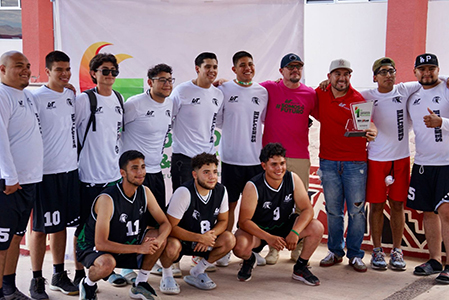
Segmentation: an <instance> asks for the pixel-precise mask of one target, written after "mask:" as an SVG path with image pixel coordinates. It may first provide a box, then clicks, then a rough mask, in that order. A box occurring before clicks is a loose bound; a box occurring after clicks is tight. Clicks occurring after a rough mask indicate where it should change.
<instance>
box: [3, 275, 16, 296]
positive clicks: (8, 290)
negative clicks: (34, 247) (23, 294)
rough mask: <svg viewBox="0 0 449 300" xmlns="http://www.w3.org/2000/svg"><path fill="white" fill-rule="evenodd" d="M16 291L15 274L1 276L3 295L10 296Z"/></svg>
mask: <svg viewBox="0 0 449 300" xmlns="http://www.w3.org/2000/svg"><path fill="white" fill-rule="evenodd" d="M15 291H16V273H14V274H11V275H5V276H3V293H4V294H5V295H11V294H12V293H14V292H15Z"/></svg>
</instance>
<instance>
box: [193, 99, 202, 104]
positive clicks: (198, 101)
mask: <svg viewBox="0 0 449 300" xmlns="http://www.w3.org/2000/svg"><path fill="white" fill-rule="evenodd" d="M192 104H201V101H200V98H193V99H192Z"/></svg>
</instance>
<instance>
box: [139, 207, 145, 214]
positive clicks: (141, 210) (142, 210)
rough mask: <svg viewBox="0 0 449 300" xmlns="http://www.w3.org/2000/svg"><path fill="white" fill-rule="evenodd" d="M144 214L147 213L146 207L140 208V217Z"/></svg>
mask: <svg viewBox="0 0 449 300" xmlns="http://www.w3.org/2000/svg"><path fill="white" fill-rule="evenodd" d="M144 212H145V207H143V206H141V207H140V208H139V215H143V213H144Z"/></svg>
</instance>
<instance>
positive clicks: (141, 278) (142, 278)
mask: <svg viewBox="0 0 449 300" xmlns="http://www.w3.org/2000/svg"><path fill="white" fill-rule="evenodd" d="M149 276H150V271H147V270H139V273H137V277H136V283H135V285H136V286H137V285H138V284H139V282H147V280H148V277H149Z"/></svg>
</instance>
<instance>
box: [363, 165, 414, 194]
mask: <svg viewBox="0 0 449 300" xmlns="http://www.w3.org/2000/svg"><path fill="white" fill-rule="evenodd" d="M388 175H391V176H393V178H394V182H393V184H391V185H389V186H387V185H386V184H385V177H387V176H388ZM409 183H410V157H406V158H402V159H398V160H395V161H374V160H368V178H367V181H366V202H369V203H383V202H385V201H386V200H387V197H388V198H389V199H391V200H394V201H399V202H406V201H407V195H408V187H409Z"/></svg>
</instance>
